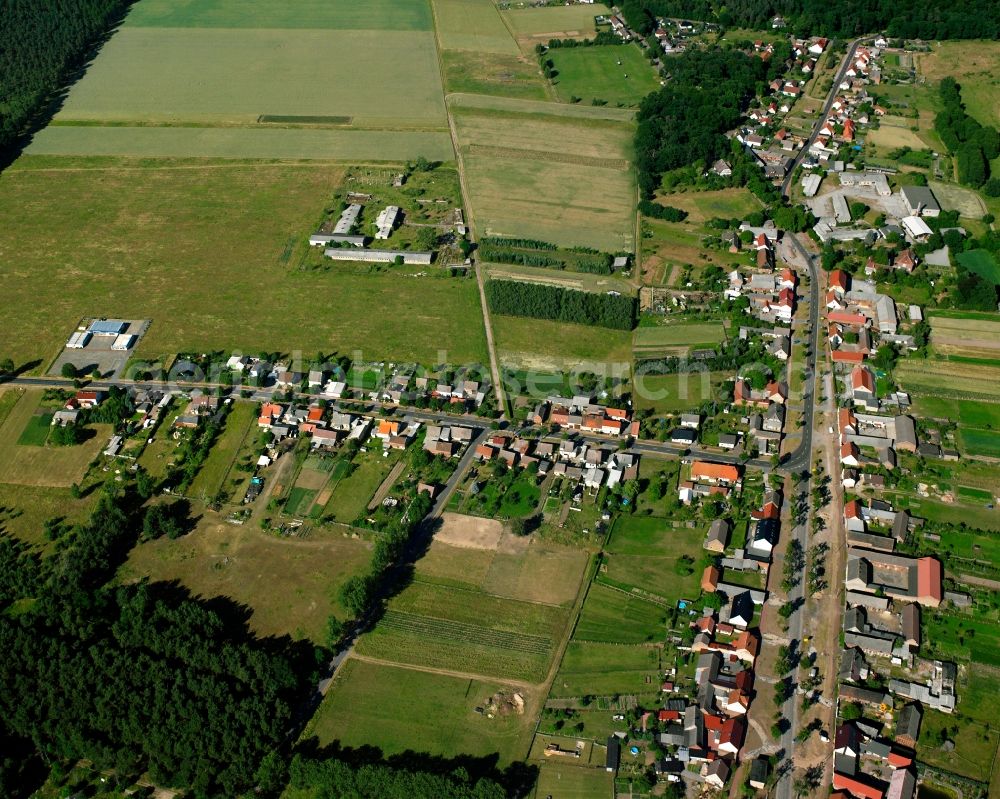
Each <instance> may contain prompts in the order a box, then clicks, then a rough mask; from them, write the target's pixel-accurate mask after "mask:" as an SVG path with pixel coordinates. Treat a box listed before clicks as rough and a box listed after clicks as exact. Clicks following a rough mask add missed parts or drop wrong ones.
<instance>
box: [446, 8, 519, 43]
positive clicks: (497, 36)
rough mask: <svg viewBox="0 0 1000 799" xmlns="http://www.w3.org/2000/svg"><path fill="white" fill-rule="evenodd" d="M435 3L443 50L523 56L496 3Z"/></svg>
mask: <svg viewBox="0 0 1000 799" xmlns="http://www.w3.org/2000/svg"><path fill="white" fill-rule="evenodd" d="M433 4H434V17H435V21H436V23H437V35H438V40H439V41H440V43H441V49H442V50H472V51H473V52H478V53H504V54H507V55H518V54H519V53H520V50H519V49H518V46H517V42H516V41H514V37H513V36H511V35H510V31H509V30H507V26H506V25H504V22H503V19H502V18H501V17H500V12H499V11H498V10H497V7H496V4H495V3H494V2H493V0H433Z"/></svg>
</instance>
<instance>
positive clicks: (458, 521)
mask: <svg viewBox="0 0 1000 799" xmlns="http://www.w3.org/2000/svg"><path fill="white" fill-rule="evenodd" d="M502 537H503V525H502V524H501V523H500V522H498V521H496V520H495V519H484V518H481V517H479V516H466V515H464V514H461V513H444V514H442V515H441V527H440V528H439V529H438V531H437V532H436V533H435V534H434V540H435V541H440V542H441V543H443V544H450V545H451V546H453V547H467V548H470V549H486V550H495V549H496V548H497V547H498V546H499V545H500V539H501V538H502Z"/></svg>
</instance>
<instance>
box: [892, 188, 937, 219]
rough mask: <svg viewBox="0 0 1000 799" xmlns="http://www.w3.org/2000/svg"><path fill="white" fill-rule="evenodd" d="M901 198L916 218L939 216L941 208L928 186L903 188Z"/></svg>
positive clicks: (900, 192) (900, 191)
mask: <svg viewBox="0 0 1000 799" xmlns="http://www.w3.org/2000/svg"><path fill="white" fill-rule="evenodd" d="M899 194H900V197H901V198H902V200H903V203H904V204H905V205H906V210H908V211H909V212H910V213H911V214H913V215H914V216H938V215H940V213H941V206H940V205H938V201H937V198H935V197H934V192H932V191H931V190H930V189H929V188H928V187H927V186H903V188H901V189H900V190H899Z"/></svg>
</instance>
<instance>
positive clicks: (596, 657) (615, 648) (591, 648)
mask: <svg viewBox="0 0 1000 799" xmlns="http://www.w3.org/2000/svg"><path fill="white" fill-rule="evenodd" d="M658 669H659V651H658V650H657V649H656V648H655V647H649V646H642V645H638V646H622V645H621V644H605V643H593V642H589V641H576V640H574V641H570V643H569V646H568V647H567V649H566V654H565V655H564V656H563V660H562V663H561V664H560V667H559V673H558V674H557V675H556V678H555V681H554V682H553V683H552V690H551V691H550V696H553V697H564V696H567V697H569V696H572V697H578V696H586V695H588V694H593V695H598V696H612V695H615V694H629V693H632V694H636V693H650V692H651V691H658V690H659V687H660V686H659V677H660V674H659V672H658ZM649 680H651V681H652V682H648V681H649ZM651 686H652V687H651Z"/></svg>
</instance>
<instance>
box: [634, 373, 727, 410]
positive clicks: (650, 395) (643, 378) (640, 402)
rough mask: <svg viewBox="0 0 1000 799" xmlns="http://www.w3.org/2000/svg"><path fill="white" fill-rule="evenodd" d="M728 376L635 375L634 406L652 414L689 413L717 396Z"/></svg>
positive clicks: (689, 374) (692, 374)
mask: <svg viewBox="0 0 1000 799" xmlns="http://www.w3.org/2000/svg"><path fill="white" fill-rule="evenodd" d="M729 379H731V376H730V375H727V374H725V373H723V372H691V373H678V374H668V375H637V376H636V377H634V378H633V383H634V386H635V390H634V392H633V393H634V394H635V406H636V409H637V410H645V409H646V408H649V409H650V410H652V411H653V413H658V414H668V413H680V412H682V411H690V410H693V409H694V408H697V407H698V406H699V405H701V403H702V402H704V401H705V400H710V399H713V398H716V397H717V396H718V391H719V389H720V388H721V386H722V384H723V383H724V382H726V380H729Z"/></svg>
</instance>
